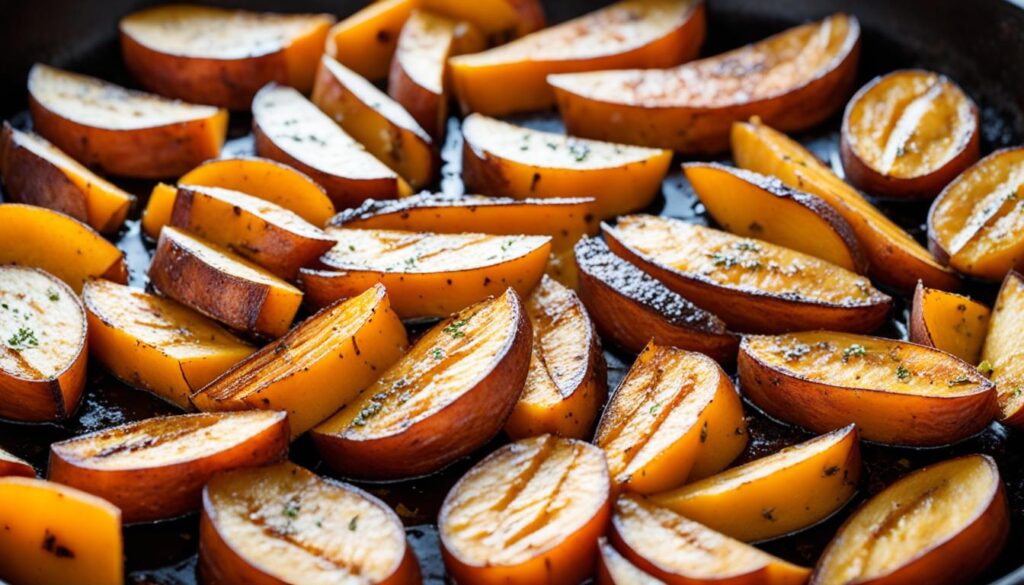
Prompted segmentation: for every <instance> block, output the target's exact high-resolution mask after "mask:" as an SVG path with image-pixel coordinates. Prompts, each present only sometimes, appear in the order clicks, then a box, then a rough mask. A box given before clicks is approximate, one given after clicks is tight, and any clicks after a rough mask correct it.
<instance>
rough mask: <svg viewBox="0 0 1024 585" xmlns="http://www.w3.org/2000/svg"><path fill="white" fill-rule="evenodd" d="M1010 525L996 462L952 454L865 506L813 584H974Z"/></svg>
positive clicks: (826, 556)
mask: <svg viewBox="0 0 1024 585" xmlns="http://www.w3.org/2000/svg"><path fill="white" fill-rule="evenodd" d="M1009 528H1010V520H1009V506H1008V504H1007V501H1006V491H1005V489H1004V487H1003V481H1002V479H1000V477H999V469H998V468H997V467H996V464H995V461H993V460H992V459H991V458H989V457H988V456H986V455H968V456H966V457H960V458H957V459H950V460H948V461H943V462H941V463H937V464H935V465H931V466H929V467H926V468H924V469H919V470H917V471H915V472H913V473H911V474H908V475H906V476H904V477H903V478H901V479H900V480H899V481H897V482H896V483H894V484H892V485H890V486H889V487H888V488H886V489H885V490H883V491H881V492H880V493H878V494H877V495H876V496H874V497H873V498H871V499H870V500H869V501H868V502H867V503H866V504H864V505H863V506H861V508H860V509H858V510H857V512H855V513H854V515H853V516H851V517H850V518H849V520H847V521H846V523H845V524H843V527H842V528H840V529H839V533H838V534H836V536H835V538H834V539H833V540H832V543H831V544H829V546H828V548H827V549H826V550H825V553H824V554H823V555H822V557H821V559H820V560H819V561H818V566H817V568H816V569H815V571H814V575H813V576H812V577H811V583H812V584H814V585H847V584H849V585H852V584H854V583H857V584H864V585H874V584H879V585H880V584H882V583H887V584H888V583H893V584H894V583H933V584H935V585H944V584H949V585H952V584H954V583H968V582H970V581H971V580H972V579H973V578H974V577H975V576H977V575H978V573H980V572H981V571H982V570H984V569H985V567H987V566H988V565H989V563H991V562H992V561H993V560H994V559H995V558H996V556H998V555H999V551H1000V550H1001V549H1002V547H1003V544H1004V543H1005V542H1006V536H1007V533H1008V532H1009Z"/></svg>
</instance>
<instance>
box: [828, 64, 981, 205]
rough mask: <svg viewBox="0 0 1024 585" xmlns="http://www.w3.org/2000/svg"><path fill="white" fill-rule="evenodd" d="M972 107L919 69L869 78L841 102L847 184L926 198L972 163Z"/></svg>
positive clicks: (975, 140)
mask: <svg viewBox="0 0 1024 585" xmlns="http://www.w3.org/2000/svg"><path fill="white" fill-rule="evenodd" d="M980 136H981V123H980V120H979V118H978V106H976V105H974V101H972V100H971V98H969V97H967V94H965V93H964V92H963V90H962V89H960V87H959V86H958V85H957V84H955V83H953V82H952V81H950V80H949V79H948V78H946V77H945V76H944V75H939V74H937V73H932V72H931V71H924V70H921V69H903V70H900V71H893V72H892V73H888V74H886V75H881V76H879V77H876V78H874V79H873V80H871V81H870V82H869V83H868V84H867V85H865V86H864V87H862V88H861V89H860V91H858V92H857V93H856V95H854V96H853V97H852V98H851V99H850V102H849V103H848V104H847V105H846V113H845V114H844V115H843V125H842V137H841V140H840V155H841V156H842V160H843V170H845V171H846V176H847V177H849V178H850V182H851V183H853V184H854V185H857V186H858V187H860V188H861V189H864V190H865V191H868V192H869V193H872V194H875V195H882V196H888V197H896V198H901V199H902V198H906V199H931V198H932V197H935V196H936V195H938V194H939V191H941V190H942V188H943V187H945V186H946V184H947V183H949V182H950V181H952V180H953V178H954V177H956V176H957V175H959V174H960V172H961V171H963V170H964V169H966V168H967V167H968V166H970V165H972V164H974V163H975V162H976V161H977V160H978V156H979V153H980V149H981V146H980V143H981V140H980Z"/></svg>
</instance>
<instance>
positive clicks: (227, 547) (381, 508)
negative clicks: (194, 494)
mask: <svg viewBox="0 0 1024 585" xmlns="http://www.w3.org/2000/svg"><path fill="white" fill-rule="evenodd" d="M199 576H200V579H201V581H202V582H203V583H206V584H208V585H230V584H235V583H251V584H252V585H280V584H282V583H379V584H380V585H414V584H416V583H419V582H420V569H419V564H418V563H417V562H416V555H415V554H413V552H412V549H411V548H410V547H409V546H408V543H406V540H405V532H404V531H403V530H402V522H401V520H399V519H398V516H396V515H395V513H394V512H392V511H391V509H390V508H388V507H387V505H385V504H384V502H381V501H380V500H378V499H377V498H375V497H373V496H372V495H370V494H368V493H366V492H364V491H363V490H361V489H359V488H357V487H355V486H351V485H348V484H344V483H340V482H336V481H331V480H326V479H321V478H319V477H317V476H316V475H314V474H313V473H311V472H309V471H307V470H306V469H304V468H302V467H299V466H297V465H294V464H292V463H287V462H286V463H280V464H278V465H272V466H269V467H262V468H256V469H240V470H236V471H231V472H227V473H223V474H220V475H217V476H216V477H214V478H213V479H212V480H211V481H210V483H209V484H208V485H207V486H206V489H205V490H203V514H202V517H201V519H200V522H199Z"/></svg>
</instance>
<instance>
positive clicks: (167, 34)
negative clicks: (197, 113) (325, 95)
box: [119, 4, 334, 110]
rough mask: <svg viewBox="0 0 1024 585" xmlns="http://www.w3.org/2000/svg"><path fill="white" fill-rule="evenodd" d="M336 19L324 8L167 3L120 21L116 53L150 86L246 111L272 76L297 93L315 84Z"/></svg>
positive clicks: (140, 11)
mask: <svg viewBox="0 0 1024 585" xmlns="http://www.w3.org/2000/svg"><path fill="white" fill-rule="evenodd" d="M333 24H334V17H333V16H331V15H328V14H271V13H261V12H249V11H246V10H232V9H225V8H215V7H212V6H193V5H187V4H164V5H160V6H152V7H149V8H145V9H143V10H139V11H138V12H133V13H131V14H129V15H128V16H125V17H124V18H122V19H121V22H120V24H119V30H120V33H121V55H122V56H123V57H124V64H125V66H126V67H128V71H130V72H131V73H132V75H133V76H134V77H135V79H136V80H138V82H139V83H140V84H142V86H143V87H145V88H146V89H148V90H149V91H152V92H155V93H158V94H160V95H165V96H168V97H175V98H178V99H182V100H186V101H190V102H195V103H199V104H211V105H214V106H220V107H222V108H230V109H232V110H248V109H249V104H251V103H252V97H253V96H254V95H256V92H257V91H258V90H259V89H260V88H261V87H263V86H264V85H266V84H267V83H270V82H271V81H275V82H277V83H281V84H285V85H290V86H292V87H295V88H297V89H298V90H299V91H302V92H309V90H310V89H312V87H313V75H314V74H315V72H316V63H317V59H318V58H319V56H320V52H321V51H322V50H323V47H324V43H325V41H326V39H327V31H328V29H330V27H331V25H333Z"/></svg>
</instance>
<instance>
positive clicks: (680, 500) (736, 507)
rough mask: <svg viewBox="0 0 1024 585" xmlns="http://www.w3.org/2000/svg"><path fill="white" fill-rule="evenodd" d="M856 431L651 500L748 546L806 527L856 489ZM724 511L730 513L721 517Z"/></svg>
mask: <svg viewBox="0 0 1024 585" xmlns="http://www.w3.org/2000/svg"><path fill="white" fill-rule="evenodd" d="M858 438H859V436H858V433H857V428H856V427H855V426H854V425H848V426H846V427H844V428H841V429H838V430H835V431H832V432H831V433H828V434H826V435H821V436H819V437H816V438H814V439H811V440H810V441H806V442H804V443H800V444H799V445H793V446H792V447H787V448H785V449H783V450H781V451H779V452H778V453H775V454H773V455H769V456H767V457H762V458H761V459H756V460H754V461H751V462H750V463H747V464H745V465H741V466H739V467H734V468H732V469H729V470H728V471H723V472H722V473H719V474H718V475H713V476H711V477H709V478H707V479H704V480H701V481H698V482H694V483H690V484H687V485H684V486H682V487H680V488H677V489H674V490H671V491H668V492H663V493H660V494H657V495H655V496H653V497H652V498H651V502H653V503H655V504H658V505H660V506H665V507H666V508H669V509H671V510H674V511H676V512H678V513H679V514H682V515H683V516H686V517H687V518H689V519H690V520H694V521H696V522H700V523H701V524H703V525H705V526H707V527H708V528H711V529H712V530H717V531H718V532H721V533H722V534H726V535H729V536H731V537H733V538H735V539H737V540H743V541H747V542H751V541H756V540H765V539H769V538H775V537H777V536H782V535H784V534H789V533H790V532H795V531H797V530H800V529H803V528H807V527H808V526H812V525H814V524H817V523H818V522H820V521H822V520H824V519H825V518H828V517H829V516H831V515H832V514H833V513H835V512H836V511H837V510H839V509H840V508H842V507H843V506H844V505H845V504H846V503H847V502H849V501H850V498H852V497H853V495H854V493H856V491H857V481H858V480H859V479H860V444H859V442H858ZM723 510H728V511H729V513H728V514H723V513H722V511H723Z"/></svg>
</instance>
